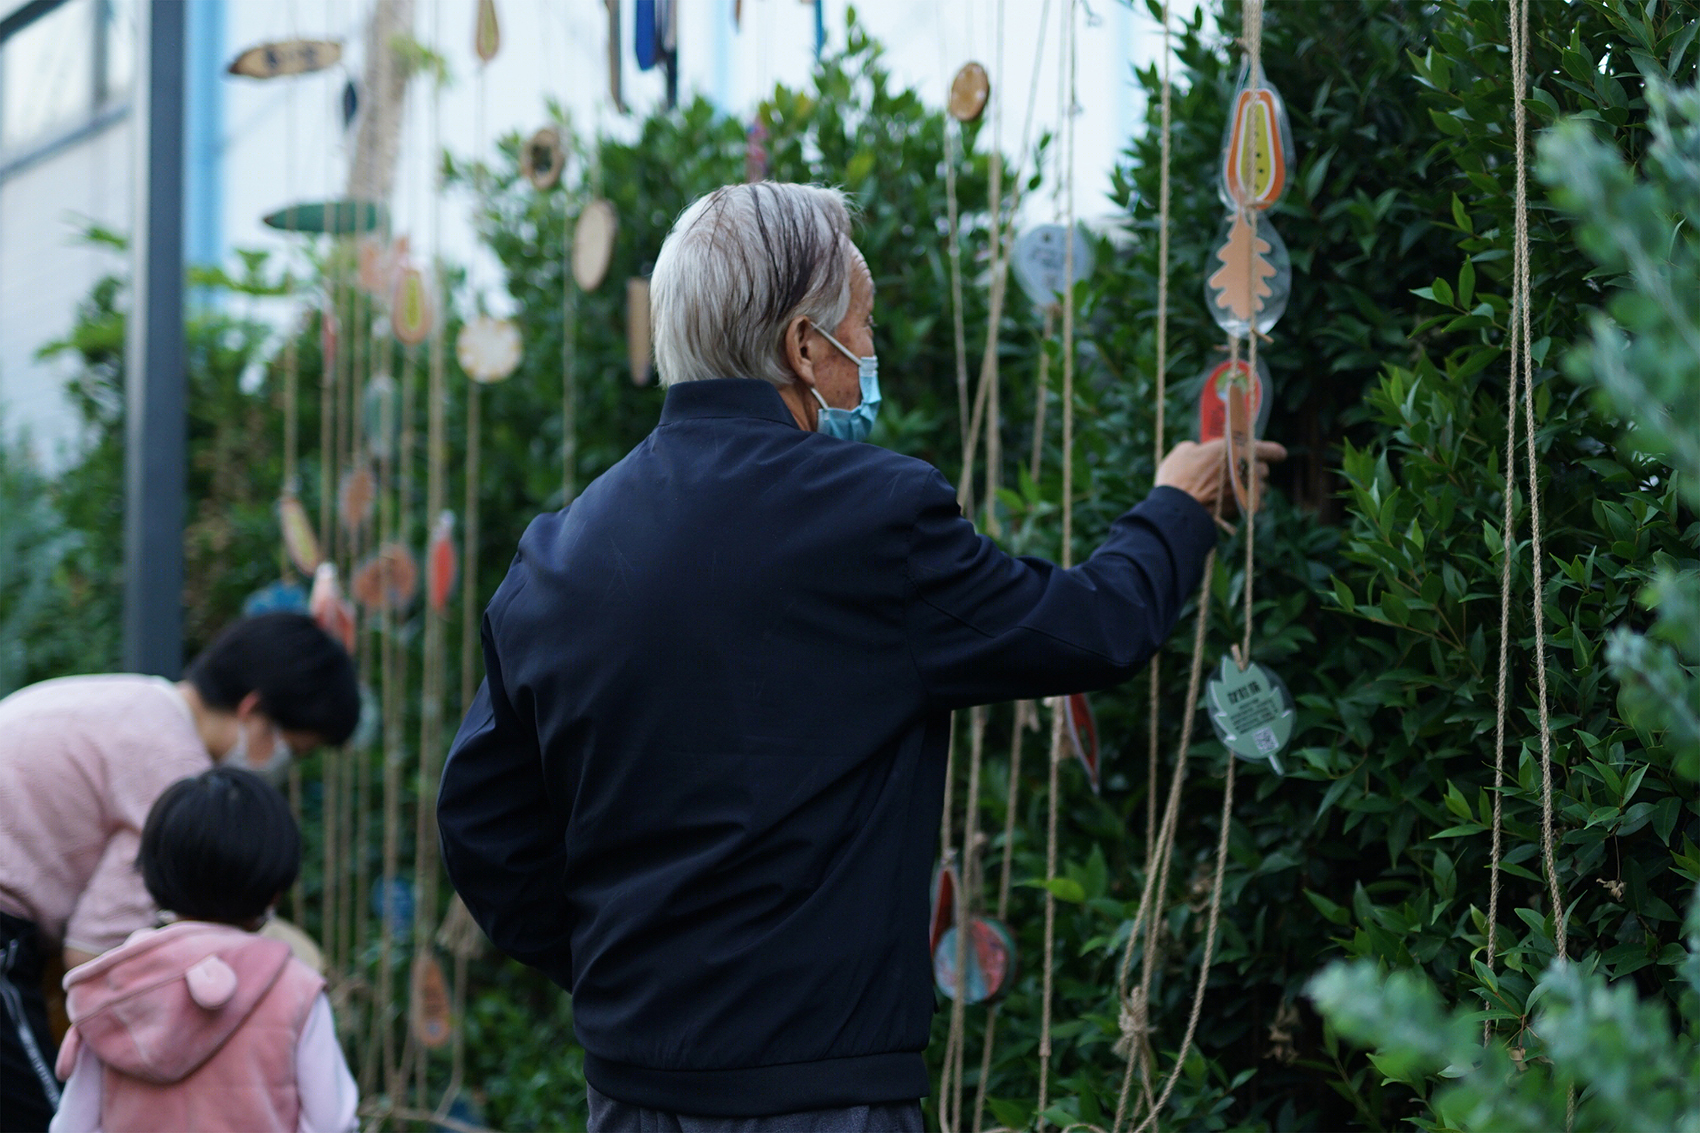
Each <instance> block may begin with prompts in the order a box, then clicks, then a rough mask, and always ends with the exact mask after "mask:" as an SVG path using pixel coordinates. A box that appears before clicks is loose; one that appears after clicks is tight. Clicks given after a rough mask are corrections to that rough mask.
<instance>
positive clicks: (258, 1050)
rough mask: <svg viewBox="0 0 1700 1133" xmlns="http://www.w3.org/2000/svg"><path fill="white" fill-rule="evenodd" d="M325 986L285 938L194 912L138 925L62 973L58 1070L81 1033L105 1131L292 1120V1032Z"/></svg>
mask: <svg viewBox="0 0 1700 1133" xmlns="http://www.w3.org/2000/svg"><path fill="white" fill-rule="evenodd" d="M323 988H324V979H323V978H322V977H320V976H319V974H318V973H317V972H314V971H313V970H312V969H311V968H309V967H307V965H305V964H303V963H301V962H300V961H299V960H296V959H295V958H294V957H293V956H291V955H290V951H289V946H288V945H287V944H284V943H283V942H282V941H277V940H268V939H266V938H264V937H259V936H255V935H254V934H253V933H250V932H244V931H242V930H241V929H238V928H232V927H229V926H225V925H217V924H208V923H206V922H203V921H180V922H178V923H177V924H173V925H168V926H166V927H165V928H162V929H158V930H155V931H150V932H139V933H137V934H135V935H134V936H132V937H131V938H130V939H129V940H128V941H126V942H125V943H124V944H123V945H122V946H121V947H119V948H116V949H114V950H112V951H111V952H108V953H106V955H104V956H102V957H100V958H99V959H98V960H95V961H93V962H92V963H88V964H84V965H83V966H82V967H80V968H77V969H75V970H74V971H72V972H71V973H70V974H69V975H67V976H66V977H65V992H66V1008H67V1010H68V1011H69V1013H70V1016H71V1030H70V1033H69V1034H67V1035H66V1037H65V1045H64V1046H63V1047H61V1048H60V1051H59V1066H58V1069H59V1075H60V1077H62V1078H63V1077H69V1075H70V1073H71V1070H72V1068H73V1067H75V1066H76V1064H77V1053H78V1050H79V1048H80V1047H81V1046H82V1045H83V1044H85V1043H86V1044H87V1045H88V1046H89V1048H90V1049H91V1050H92V1051H93V1052H94V1054H95V1056H96V1057H97V1058H99V1060H100V1063H101V1067H102V1075H101V1086H102V1090H101V1107H100V1109H101V1115H100V1127H101V1128H102V1129H104V1130H106V1131H107V1133H119V1131H123V1133H131V1131H135V1133H143V1131H148V1130H160V1131H167V1130H206V1131H212V1130H231V1131H249V1130H253V1131H260V1130H283V1131H292V1130H294V1129H295V1128H296V1124H297V1121H298V1118H299V1116H300V1108H301V1099H300V1095H299V1092H298V1088H297V1086H296V1067H295V1051H296V1044H297V1042H298V1041H299V1039H300V1037H301V1031H302V1028H303V1027H304V1026H305V1025H306V1022H307V1016H308V1013H309V1012H310V1011H311V1010H312V1008H313V1004H314V1002H315V1001H316V1000H317V998H318V996H319V993H320V991H321V990H323Z"/></svg>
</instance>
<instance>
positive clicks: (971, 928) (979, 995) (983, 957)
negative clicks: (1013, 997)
mask: <svg viewBox="0 0 1700 1133" xmlns="http://www.w3.org/2000/svg"><path fill="white" fill-rule="evenodd" d="M956 947H957V945H956V928H955V926H952V927H950V928H947V929H945V930H944V933H943V934H942V935H941V936H940V937H939V941H938V943H937V944H936V945H934V946H933V982H934V984H936V985H937V986H938V989H939V991H941V992H943V993H944V996H945V998H946V999H955V998H956V983H957V975H956ZM967 960H968V963H967V973H966V975H967V979H966V980H964V981H963V996H962V1001H963V1002H964V1003H996V1002H997V1001H998V1000H999V999H1001V998H1002V997H1003V995H1004V993H1006V992H1007V991H1009V989H1010V988H1011V987H1013V986H1014V984H1015V972H1016V962H1015V940H1014V938H1013V937H1011V936H1010V932H1009V929H1007V928H1005V927H1004V925H1003V923H1002V922H1001V921H999V920H997V919H996V918H993V917H983V916H979V915H975V916H971V917H969V918H968V950H967Z"/></svg>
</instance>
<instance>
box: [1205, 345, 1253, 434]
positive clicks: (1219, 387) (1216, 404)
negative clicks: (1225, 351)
mask: <svg viewBox="0 0 1700 1133" xmlns="http://www.w3.org/2000/svg"><path fill="white" fill-rule="evenodd" d="M1235 383H1238V384H1240V385H1243V386H1246V387H1248V388H1249V389H1250V391H1251V415H1252V419H1253V422H1254V428H1253V430H1252V431H1253V433H1254V434H1255V435H1256V436H1259V437H1261V436H1262V435H1263V429H1264V426H1265V425H1267V424H1268V423H1269V367H1268V366H1266V365H1264V364H1263V359H1262V358H1259V359H1258V360H1257V371H1256V373H1255V375H1254V374H1253V372H1252V370H1251V367H1250V364H1249V363H1248V362H1247V361H1246V360H1245V359H1244V358H1241V359H1240V360H1239V361H1237V362H1236V361H1233V360H1231V359H1230V360H1229V361H1226V362H1222V363H1219V364H1218V365H1217V366H1216V368H1215V369H1213V370H1211V371H1210V373H1209V374H1207V375H1206V376H1205V378H1204V389H1203V391H1202V392H1201V393H1200V394H1199V395H1198V440H1199V443H1200V444H1202V443H1204V442H1206V441H1213V440H1216V439H1217V438H1218V437H1222V436H1225V435H1226V433H1225V431H1224V430H1225V428H1226V425H1227V420H1228V399H1227V394H1226V393H1225V392H1224V391H1225V390H1226V389H1227V388H1228V386H1230V385H1232V384H1235Z"/></svg>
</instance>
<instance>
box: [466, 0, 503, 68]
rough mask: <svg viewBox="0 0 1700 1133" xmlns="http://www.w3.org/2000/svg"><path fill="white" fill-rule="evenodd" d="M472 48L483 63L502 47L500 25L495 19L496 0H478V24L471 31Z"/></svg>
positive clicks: (493, 56) (492, 57)
mask: <svg viewBox="0 0 1700 1133" xmlns="http://www.w3.org/2000/svg"><path fill="white" fill-rule="evenodd" d="M472 49H473V51H475V52H477V53H478V58H479V59H480V60H482V61H483V62H485V63H488V62H489V61H490V60H492V59H494V58H495V57H496V52H498V51H500V50H501V49H502V27H501V24H499V23H498V22H497V21H496V0H478V25H477V27H476V28H474V29H473V33H472Z"/></svg>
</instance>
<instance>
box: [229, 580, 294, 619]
mask: <svg viewBox="0 0 1700 1133" xmlns="http://www.w3.org/2000/svg"><path fill="white" fill-rule="evenodd" d="M278 611H283V612H286V613H291V614H305V613H306V612H307V592H306V591H305V590H303V589H301V588H300V587H299V586H297V585H295V583H293V582H274V583H272V584H271V585H270V586H262V587H260V589H258V590H256V591H254V592H253V593H252V594H250V595H248V597H246V598H244V599H243V600H242V616H243V617H245V618H251V617H253V616H254V615H255V614H270V613H276V612H278Z"/></svg>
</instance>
